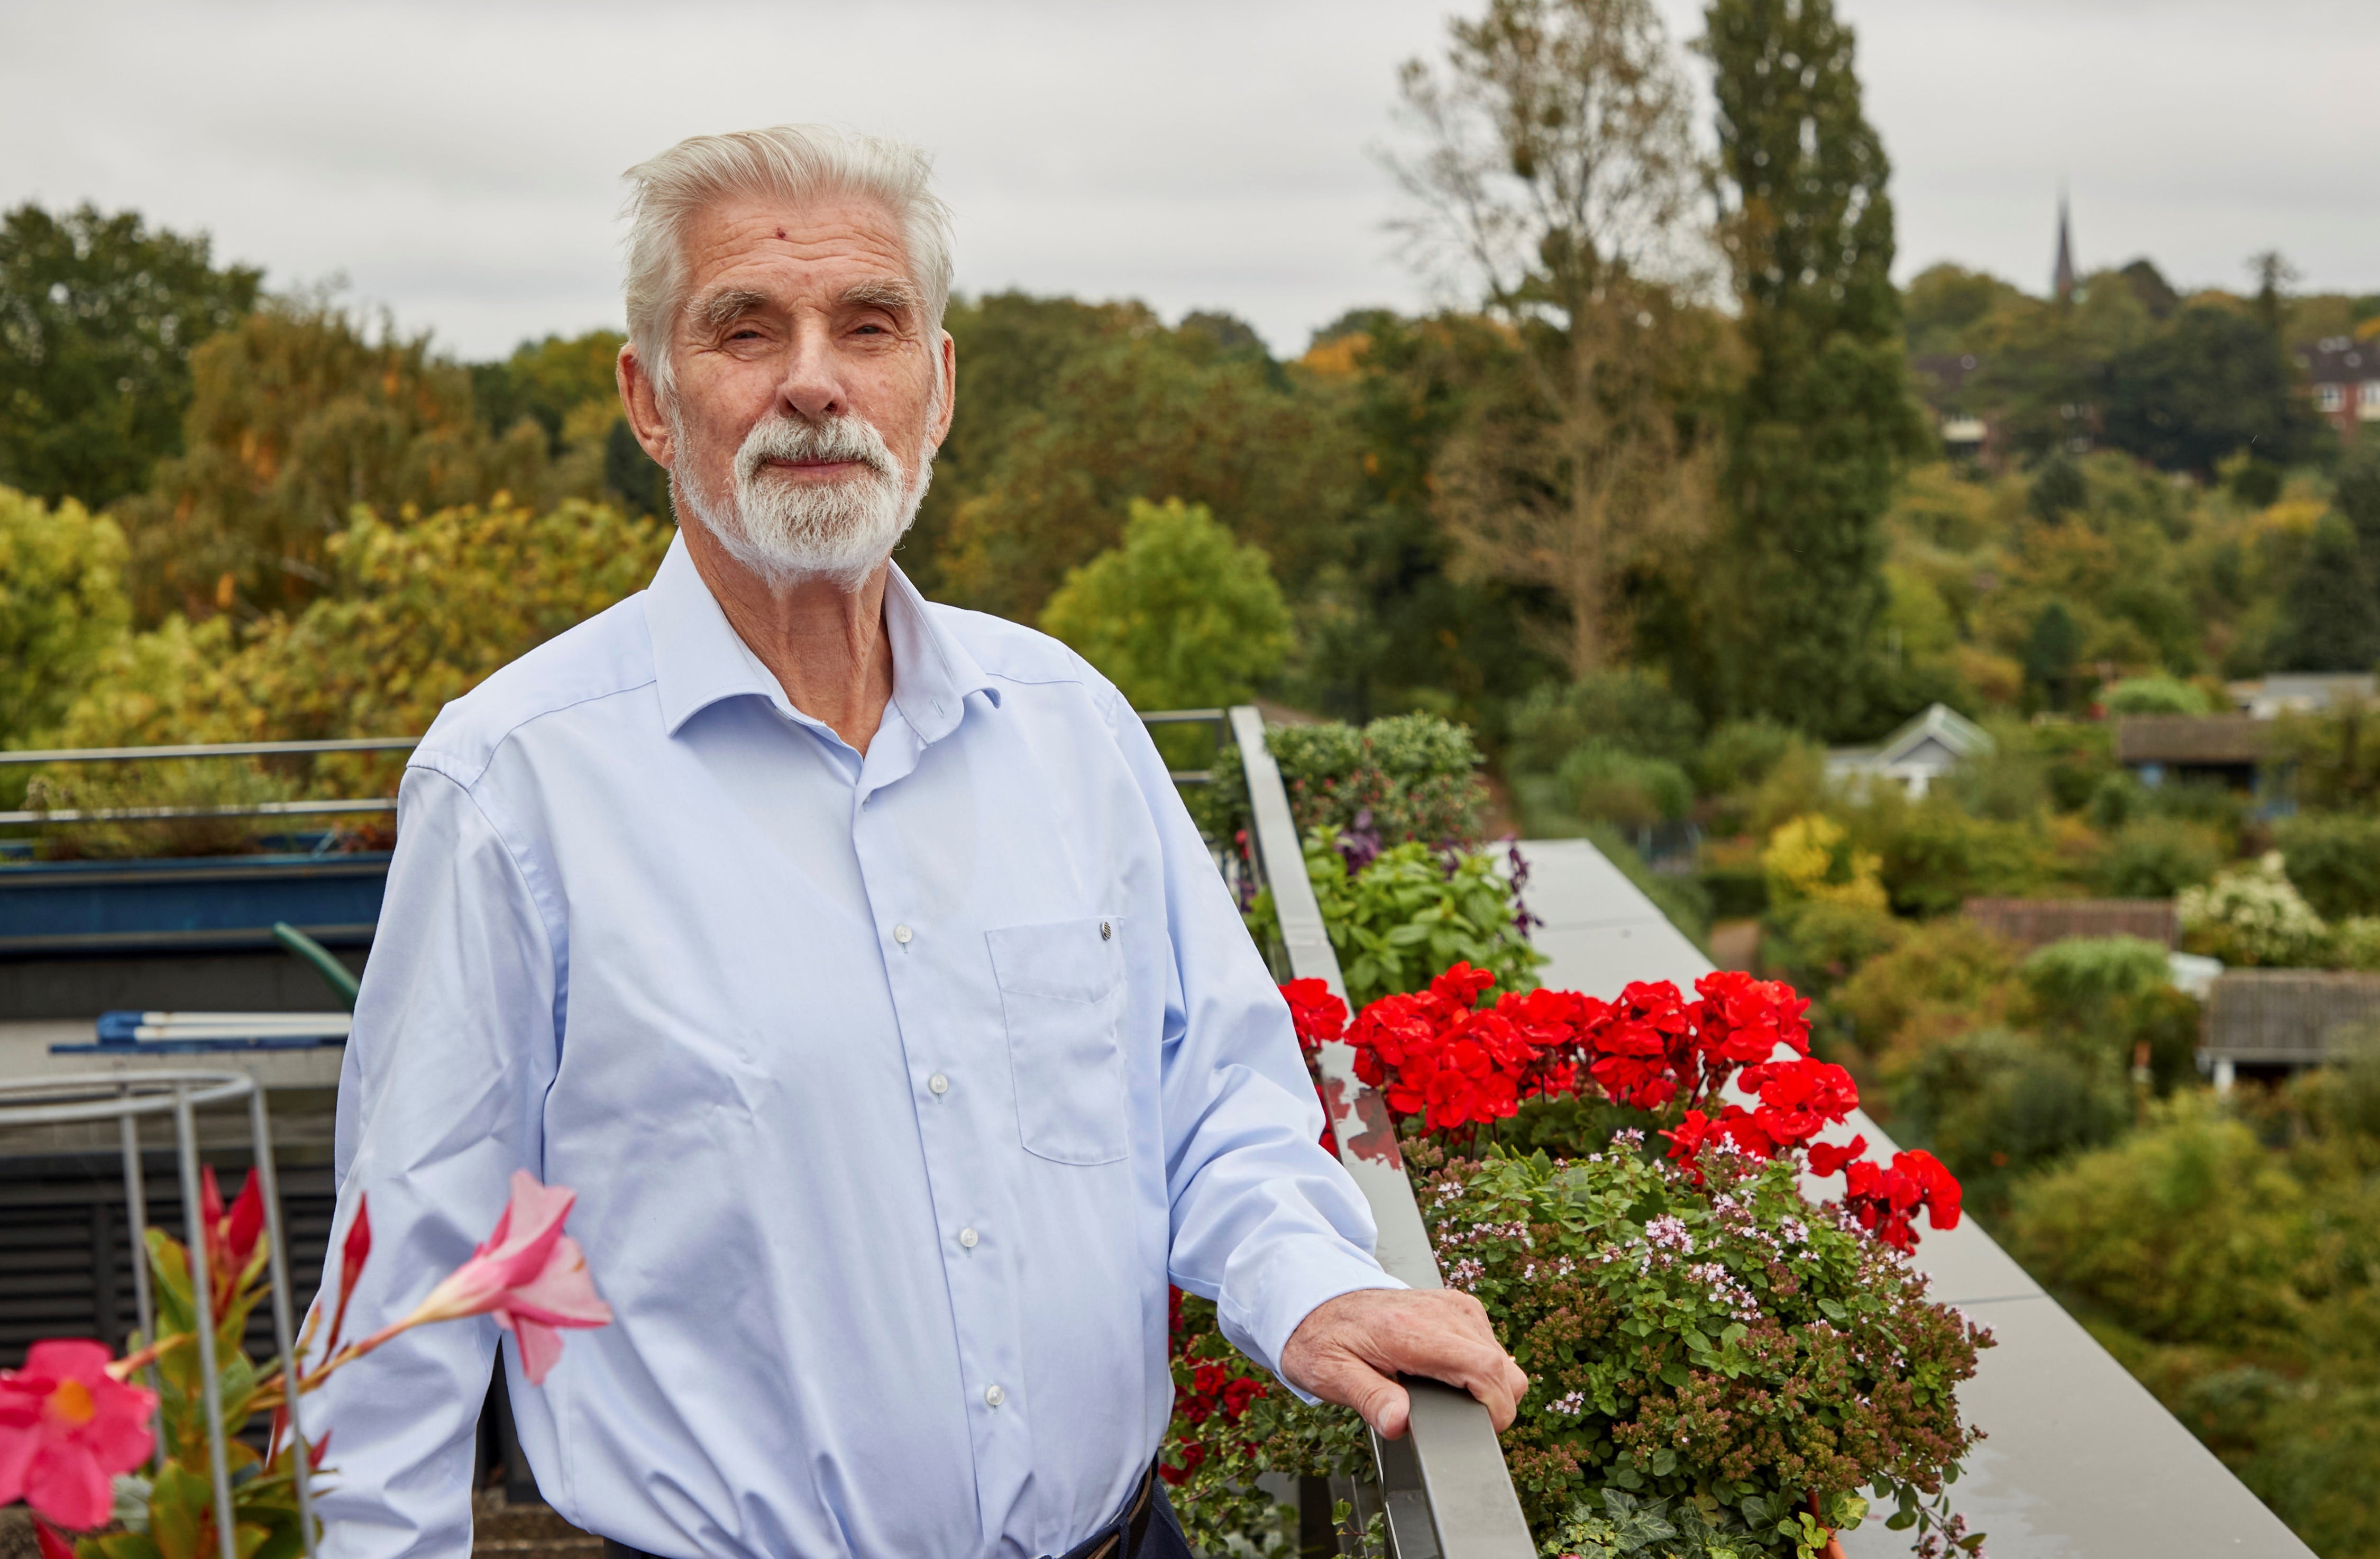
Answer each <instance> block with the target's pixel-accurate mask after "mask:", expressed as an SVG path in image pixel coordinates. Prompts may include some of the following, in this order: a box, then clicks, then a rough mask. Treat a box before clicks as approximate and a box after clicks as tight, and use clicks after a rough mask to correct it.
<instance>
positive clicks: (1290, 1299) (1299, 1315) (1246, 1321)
mask: <svg viewBox="0 0 2380 1559" xmlns="http://www.w3.org/2000/svg"><path fill="white" fill-rule="evenodd" d="M1317 1243H1319V1244H1321V1245H1323V1247H1324V1248H1323V1249H1321V1250H1319V1251H1315V1252H1307V1251H1301V1252H1299V1258H1300V1259H1299V1260H1298V1261H1295V1262H1294V1263H1292V1262H1286V1261H1284V1262H1281V1263H1280V1265H1281V1266H1282V1267H1293V1269H1294V1270H1292V1271H1284V1272H1281V1273H1279V1274H1278V1275H1277V1276H1274V1277H1271V1278H1269V1280H1268V1281H1267V1282H1265V1283H1263V1284H1261V1285H1258V1287H1257V1292H1256V1293H1255V1294H1253V1295H1252V1296H1251V1297H1249V1301H1248V1303H1247V1304H1246V1305H1245V1306H1242V1305H1239V1304H1236V1303H1228V1302H1227V1303H1226V1304H1224V1305H1222V1306H1220V1307H1218V1309H1217V1312H1216V1319H1217V1321H1219V1322H1220V1324H1221V1326H1222V1331H1223V1335H1224V1337H1225V1338H1226V1339H1228V1340H1229V1341H1230V1343H1231V1344H1232V1346H1233V1347H1236V1348H1238V1349H1239V1350H1240V1351H1241V1352H1242V1353H1244V1354H1246V1355H1247V1356H1248V1357H1249V1358H1253V1359H1255V1360H1256V1361H1257V1363H1258V1364H1261V1365H1263V1366H1264V1367H1265V1368H1266V1369H1267V1370H1271V1371H1272V1375H1273V1378H1274V1379H1275V1380H1277V1381H1279V1382H1281V1384H1283V1385H1285V1386H1288V1387H1289V1389H1290V1391H1291V1392H1292V1393H1293V1394H1294V1395H1296V1397H1297V1399H1298V1400H1299V1401H1301V1402H1305V1403H1308V1404H1311V1403H1313V1402H1314V1401H1316V1400H1317V1399H1316V1398H1315V1397H1313V1396H1310V1395H1307V1394H1306V1393H1305V1392H1303V1391H1300V1390H1299V1389H1298V1387H1297V1386H1296V1385H1295V1383H1293V1382H1291V1381H1290V1379H1289V1378H1288V1377H1287V1376H1285V1375H1283V1374H1282V1373H1281V1350H1282V1349H1283V1348H1285V1347H1287V1346H1289V1339H1290V1336H1291V1334H1293V1333H1294V1332H1296V1330H1297V1328H1298V1325H1299V1323H1300V1322H1302V1321H1305V1318H1306V1317H1307V1316H1309V1315H1312V1314H1313V1313H1314V1312H1315V1310H1316V1309H1319V1308H1320V1307H1321V1306H1323V1305H1325V1304H1328V1303H1329V1302H1330V1300H1332V1299H1335V1298H1337V1297H1339V1296H1340V1295H1342V1294H1353V1293H1355V1292H1357V1291H1359V1290H1361V1289H1366V1288H1403V1287H1404V1286H1405V1285H1404V1284H1403V1283H1401V1282H1399V1281H1398V1280H1397V1279H1395V1278H1393V1277H1390V1275H1389V1274H1388V1273H1384V1272H1382V1271H1381V1270H1380V1267H1379V1263H1378V1262H1377V1261H1373V1260H1372V1259H1371V1258H1370V1257H1369V1256H1367V1255H1366V1254H1364V1253H1363V1252H1362V1251H1360V1250H1358V1249H1356V1248H1354V1247H1353V1246H1350V1245H1344V1244H1341V1243H1340V1242H1338V1241H1336V1240H1330V1241H1319V1242H1317Z"/></svg>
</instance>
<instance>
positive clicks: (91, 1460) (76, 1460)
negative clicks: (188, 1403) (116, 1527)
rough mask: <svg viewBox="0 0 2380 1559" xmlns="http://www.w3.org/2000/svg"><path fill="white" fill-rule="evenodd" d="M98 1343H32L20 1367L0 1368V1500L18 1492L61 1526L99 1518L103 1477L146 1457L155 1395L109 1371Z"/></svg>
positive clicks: (91, 1523)
mask: <svg viewBox="0 0 2380 1559" xmlns="http://www.w3.org/2000/svg"><path fill="white" fill-rule="evenodd" d="M108 1363H109V1357H108V1351H107V1349H106V1347H105V1346H103V1345H101V1344H98V1343H93V1342H86V1341H83V1340H81V1339H79V1338H54V1339H52V1340H50V1341H48V1342H42V1343H35V1344H34V1345H33V1346H32V1347H31V1348H30V1349H29V1350H28V1351H27V1352H26V1355H25V1367H24V1368H23V1369H22V1370H0V1505H5V1504H13V1503H14V1502H15V1501H17V1500H18V1499H20V1498H21V1499H23V1500H24V1502H25V1503H26V1504H30V1505H31V1506H32V1507H33V1513H34V1514H35V1515H36V1516H42V1517H44V1518H46V1519H48V1520H51V1521H55V1522H56V1523H57V1524H58V1525H59V1526H61V1527H70V1528H73V1529H76V1530H79V1531H88V1530H89V1529H91V1528H93V1527H103V1526H105V1525H107V1519H108V1514H109V1512H110V1511H111V1510H112V1509H113V1508H114V1504H115V1494H114V1492H113V1491H112V1489H111V1488H110V1486H109V1482H108V1480H109V1479H110V1477H111V1476H113V1475H114V1474H115V1473H119V1472H129V1471H130V1470H132V1468H136V1467H139V1466H140V1464H141V1463H142V1462H144V1461H146V1460H148V1459H149V1452H150V1449H151V1447H152V1445H153V1444H154V1443H155V1442H154V1438H153V1436H152V1433H151V1431H150V1429H149V1416H150V1415H151V1414H152V1412H154V1411H155V1410H156V1407H157V1395H156V1393H154V1392H151V1391H144V1390H142V1389H141V1388H140V1387H139V1386H128V1385H125V1384H124V1383H122V1382H119V1381H116V1380H115V1379H113V1378H112V1377H110V1376H109V1374H108V1372H107V1366H108Z"/></svg>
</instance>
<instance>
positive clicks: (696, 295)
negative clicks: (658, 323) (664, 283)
mask: <svg viewBox="0 0 2380 1559" xmlns="http://www.w3.org/2000/svg"><path fill="white" fill-rule="evenodd" d="M686 264H687V273H688V274H687V280H688V283H689V284H690V285H689V286H688V289H687V290H688V293H689V295H690V298H691V300H692V301H693V302H694V303H695V304H696V305H697V306H698V307H699V306H700V304H701V303H702V301H703V299H704V298H707V297H708V296H710V295H711V294H713V293H716V292H719V291H722V290H724V289H730V288H733V289H739V290H753V291H758V292H760V293H762V294H764V295H767V296H771V297H783V296H789V295H800V294H807V293H810V292H813V291H831V292H837V293H839V292H842V291H844V289H846V288H848V287H850V286H852V285H854V284H855V283H861V282H867V281H871V280H878V279H886V278H890V279H895V280H901V281H905V280H906V278H907V276H908V274H909V255H908V246H907V244H906V243H905V241H904V238H903V235H902V231H901V225H900V223H899V222H898V221H896V220H895V219H894V217H893V216H892V213H890V212H888V211H886V210H885V209H884V208H883V207H882V206H880V205H879V204H877V203H876V202H874V201H866V200H848V199H835V200H828V201H815V202H807V203H804V202H796V201H782V200H768V199H763V198H755V197H739V198H736V199H734V200H729V201H719V202H717V203H715V204H713V205H711V206H710V207H708V208H706V209H705V210H703V211H702V212H700V213H697V214H696V216H695V217H694V219H693V220H692V221H691V222H689V223H688V224H687V225H686Z"/></svg>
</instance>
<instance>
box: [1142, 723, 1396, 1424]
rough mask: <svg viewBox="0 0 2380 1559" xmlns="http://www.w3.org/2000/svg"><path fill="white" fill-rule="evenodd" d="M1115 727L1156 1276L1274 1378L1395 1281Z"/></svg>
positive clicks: (1176, 821)
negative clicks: (1139, 821)
mask: <svg viewBox="0 0 2380 1559" xmlns="http://www.w3.org/2000/svg"><path fill="white" fill-rule="evenodd" d="M1118 703H1119V704H1121V703H1122V700H1118ZM1115 724H1116V740H1117V742H1118V744H1119V745H1120V746H1121V747H1122V748H1123V751H1124V755H1125V759H1126V761H1128V762H1129V763H1130V764H1131V765H1132V769H1133V774H1134V778H1135V782H1136V783H1137V784H1138V786H1139V787H1140V790H1141V794H1142V795H1143V797H1144V798H1146V799H1147V804H1148V809H1149V812H1150V815H1151V816H1152V817H1153V818H1154V819H1155V820H1156V824H1157V830H1158V834H1159V838H1160V846H1161V848H1162V851H1163V855H1164V863H1165V902H1166V920H1167V927H1168V934H1169V940H1170V941H1171V944H1172V955H1173V986H1172V990H1171V991H1170V992H1169V993H1167V997H1166V1005H1165V1050H1164V1113H1165V1168H1166V1183H1167V1190H1168V1192H1169V1194H1170V1195H1171V1197H1172V1206H1173V1217H1172V1258H1171V1261H1170V1262H1169V1266H1170V1269H1171V1273H1172V1279H1173V1282H1174V1283H1175V1284H1176V1285H1179V1286H1181V1287H1182V1288H1184V1289H1186V1290H1187V1291H1189V1292H1190V1293H1193V1294H1198V1295H1202V1296H1205V1297H1208V1298H1211V1299H1213V1300H1214V1301H1215V1302H1216V1311H1217V1314H1218V1316H1219V1318H1220V1321H1221V1323H1222V1329H1223V1335H1224V1336H1226V1337H1227V1338H1229V1339H1230V1340H1231V1342H1232V1344H1233V1346H1235V1347H1237V1348H1238V1349H1239V1350H1240V1351H1241V1352H1243V1353H1245V1354H1246V1355H1247V1356H1248V1357H1249V1358H1253V1359H1255V1360H1256V1361H1257V1363H1259V1364H1261V1365H1263V1366H1264V1367H1265V1368H1266V1369H1268V1370H1271V1371H1273V1373H1274V1374H1275V1375H1278V1374H1280V1372H1281V1349H1282V1348H1283V1347H1284V1346H1287V1344H1288V1342H1289V1338H1290V1334H1292V1333H1293V1332H1295V1331H1296V1330H1297V1325H1298V1322H1300V1321H1304V1320H1305V1318H1306V1316H1307V1315H1308V1314H1310V1313H1311V1312H1312V1311H1313V1309H1314V1308H1315V1307H1316V1306H1317V1305H1319V1304H1321V1303H1323V1302H1324V1301H1325V1300H1328V1299H1332V1298H1336V1297H1338V1296H1340V1295H1342V1294H1347V1293H1352V1292H1354V1291H1355V1290H1357V1289H1361V1288H1402V1287H1403V1286H1404V1285H1403V1284H1401V1283H1399V1282H1398V1281H1397V1280H1396V1279H1395V1278H1392V1277H1390V1276H1389V1275H1388V1274H1387V1273H1384V1272H1382V1271H1381V1270H1380V1266H1379V1263H1378V1261H1375V1260H1373V1257H1372V1248H1373V1244H1374V1242H1375V1239H1376V1238H1377V1235H1376V1231H1375V1230H1374V1228H1373V1224H1372V1212H1371V1209H1370V1207H1369V1206H1368V1205H1367V1204H1366V1202H1365V1200H1364V1194H1363V1192H1362V1191H1361V1190H1359V1189H1357V1188H1356V1186H1355V1182H1354V1179H1353V1178H1352V1177H1351V1176H1350V1175H1348V1174H1347V1172H1346V1170H1345V1169H1343V1168H1342V1167H1341V1166H1340V1163H1339V1161H1338V1159H1337V1158H1335V1157H1333V1156H1332V1155H1331V1154H1330V1152H1329V1151H1327V1150H1325V1149H1324V1148H1323V1147H1322V1145H1321V1143H1320V1141H1319V1140H1318V1139H1319V1138H1320V1137H1321V1135H1322V1103H1321V1101H1320V1100H1319V1099H1318V1098H1316V1097H1315V1092H1314V1083H1313V1080H1312V1079H1311V1078H1309V1077H1308V1076H1307V1075H1306V1070H1305V1059H1304V1057H1302V1056H1301V1055H1300V1054H1298V1049H1297V1035H1296V1031H1295V1030H1294V1029H1293V1028H1292V1027H1291V1025H1290V1017H1289V1004H1288V1003H1286V1002H1285V1001H1283V1000H1282V999H1281V991H1280V988H1279V987H1278V986H1276V985H1275V984H1274V983H1273V979H1272V973H1271V971H1270V970H1269V969H1268V968H1265V963H1264V959H1263V958H1262V957H1261V956H1258V954H1257V948H1256V944H1255V942H1254V941H1253V940H1252V939H1251V938H1250V937H1249V935H1248V932H1247V927H1246V925H1245V922H1243V921H1242V920H1241V919H1240V912H1239V907H1238V906H1237V905H1235V904H1233V902H1232V895H1231V891H1230V889H1229V888H1227V887H1226V886H1225V885H1224V883H1223V880H1222V877H1221V875H1220V873H1219V872H1217V871H1216V870H1215V864H1214V859H1213V858H1212V857H1211V856H1210V855H1209V854H1208V850H1207V845H1206V841H1205V840H1203V839H1201V838H1200V837H1199V835H1198V830H1197V828H1196V825H1195V824H1193V823H1192V822H1191V821H1190V813H1189V810H1188V809H1187V808H1185V807H1184V806H1183V804H1182V797H1181V794H1180V792H1179V791H1177V790H1176V789H1175V788H1174V786H1173V781H1172V778H1171V777H1169V776H1168V774H1167V773H1166V770H1165V762H1164V760H1163V759H1162V758H1161V757H1160V755H1159V753H1158V750H1157V745H1156V743H1155V742H1153V741H1152V740H1150V739H1149V736H1148V731H1147V727H1146V726H1144V725H1142V724H1141V723H1140V722H1139V721H1138V720H1136V719H1134V718H1133V717H1132V714H1131V712H1130V711H1129V710H1128V709H1122V710H1120V711H1119V713H1118V716H1117V719H1116V722H1115ZM1300 1395H1304V1394H1303V1393H1301V1394H1300Z"/></svg>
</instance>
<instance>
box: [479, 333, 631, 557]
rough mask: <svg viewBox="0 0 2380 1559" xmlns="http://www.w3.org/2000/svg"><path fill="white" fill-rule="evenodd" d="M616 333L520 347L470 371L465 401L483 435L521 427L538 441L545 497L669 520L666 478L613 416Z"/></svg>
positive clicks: (616, 406)
mask: <svg viewBox="0 0 2380 1559" xmlns="http://www.w3.org/2000/svg"><path fill="white" fill-rule="evenodd" d="M625 340H626V337H625V336H624V335H621V334H620V333H619V332H618V331H616V330H590V331H588V332H587V333H586V334H584V335H570V336H564V335H549V336H547V337H545V338H544V339H543V340H541V341H524V342H522V343H521V344H520V345H519V346H518V347H515V348H514V349H513V353H512V356H510V357H508V358H505V359H502V360H501V361H498V362H479V363H473V364H471V365H470V368H469V370H468V371H469V373H470V375H471V396H472V399H473V401H474V402H475V403H477V405H478V407H479V411H480V423H481V424H482V425H483V426H484V427H485V428H486V429H487V431H488V432H489V434H490V436H492V437H494V438H499V439H501V438H503V437H504V435H506V434H508V433H511V432H513V431H514V430H515V429H516V428H517V427H519V426H520V424H521V423H522V422H524V421H527V422H529V423H531V424H533V425H534V426H535V427H536V428H537V430H538V431H539V432H540V433H541V434H542V435H543V436H544V439H545V447H546V455H547V457H548V458H549V459H550V460H551V461H552V462H553V469H552V471H551V473H550V475H549V479H548V482H547V488H548V491H550V492H553V493H564V494H580V495H586V496H590V497H591V496H595V495H598V494H601V495H605V496H608V497H610V498H611V499H612V500H613V501H615V502H617V503H618V504H620V505H622V506H624V507H625V508H626V509H627V511H628V512H629V513H631V514H643V515H655V516H659V517H661V518H668V517H669V515H670V512H671V510H670V493H669V472H668V470H667V469H664V468H663V467H662V466H661V465H659V464H657V463H656V462H655V461H654V460H653V458H652V457H650V455H647V454H646V453H645V449H644V445H640V444H638V443H637V435H636V434H635V433H634V432H631V431H630V430H629V427H628V420H627V418H625V416H623V415H622V414H621V411H620V391H619V386H618V381H617V379H616V378H615V377H614V373H615V370H616V366H617V363H618V361H619V357H620V347H621V344H622V343H623V342H624V341H625Z"/></svg>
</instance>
